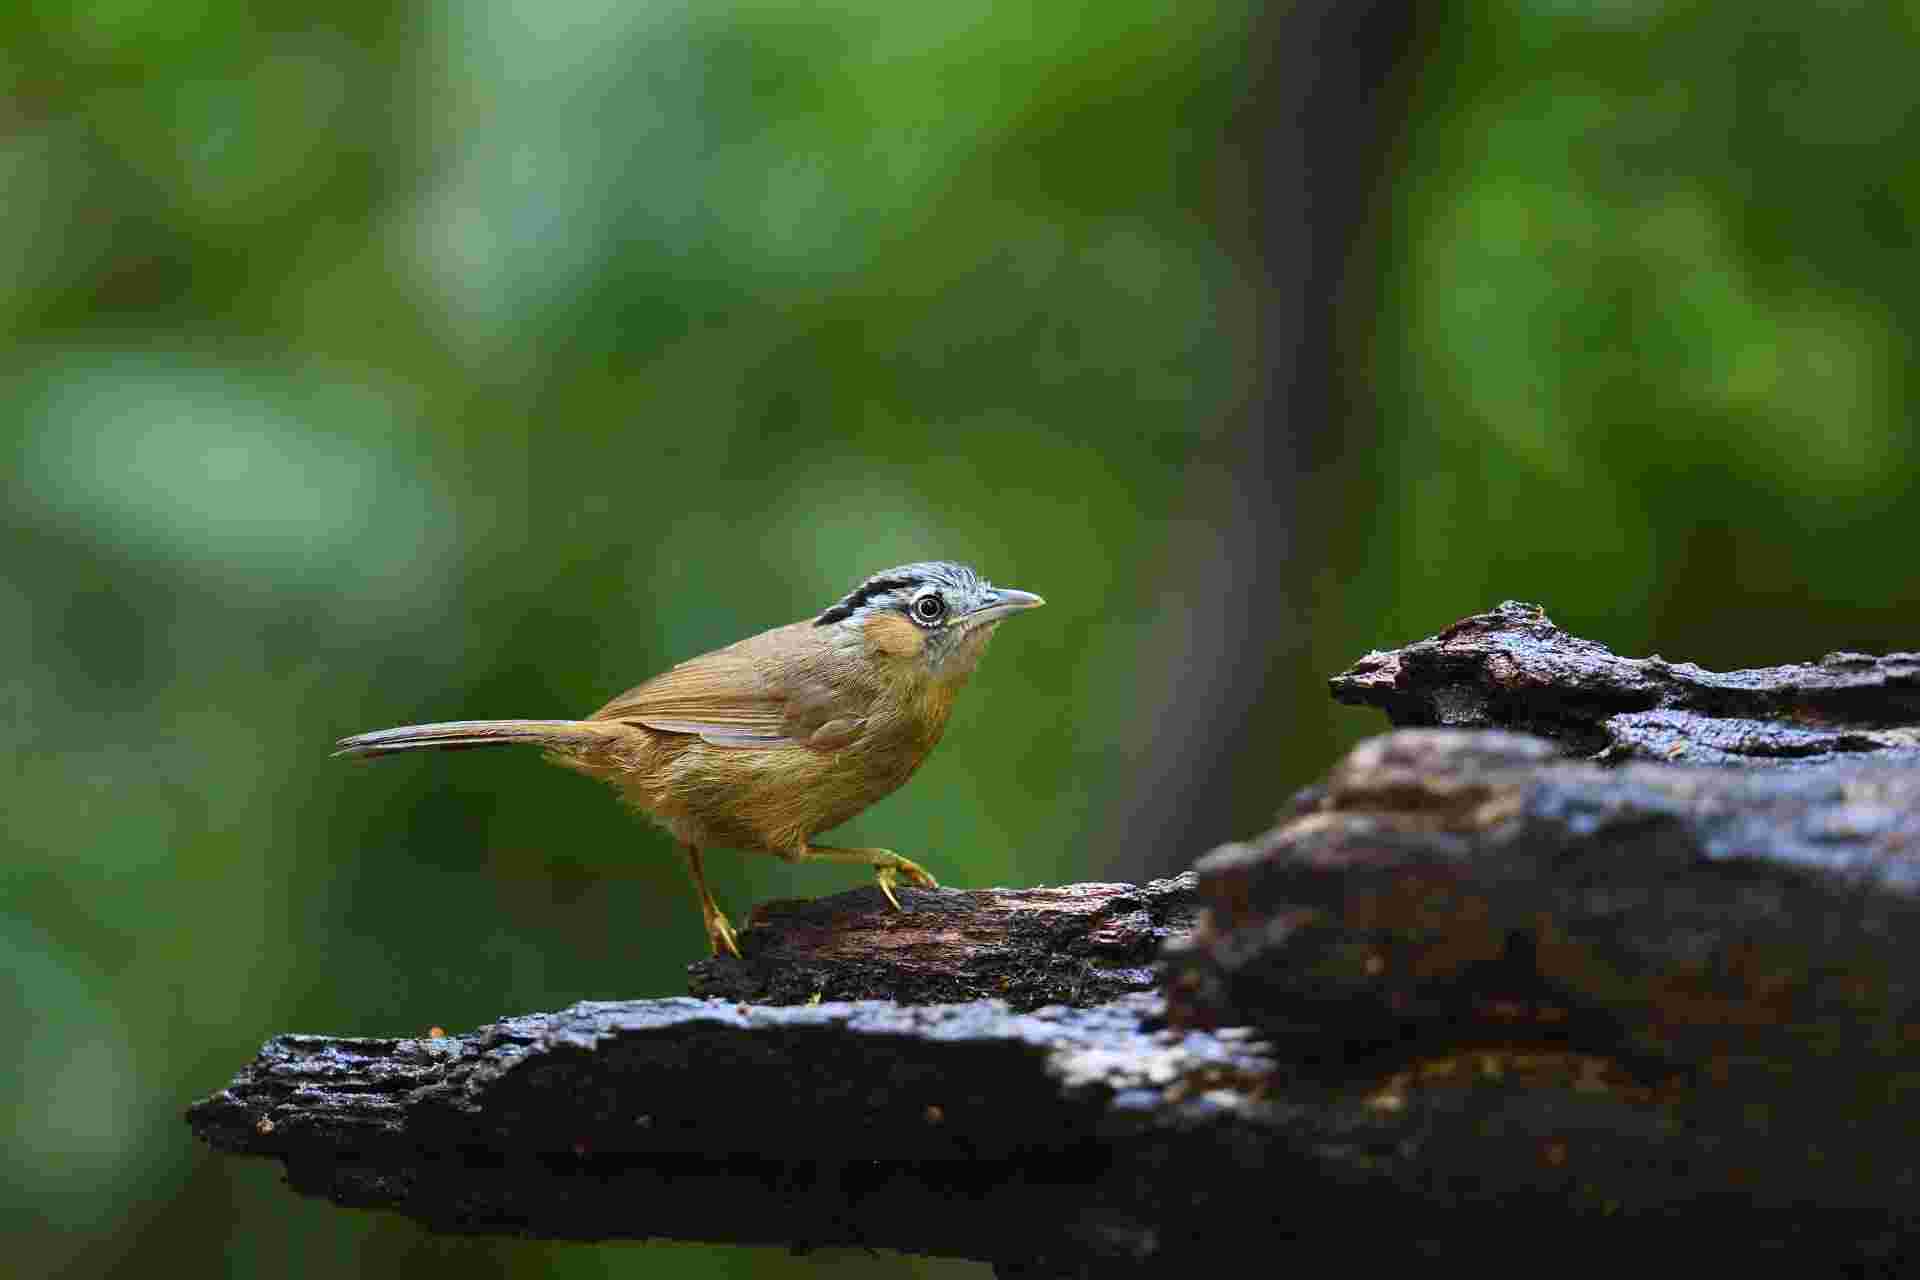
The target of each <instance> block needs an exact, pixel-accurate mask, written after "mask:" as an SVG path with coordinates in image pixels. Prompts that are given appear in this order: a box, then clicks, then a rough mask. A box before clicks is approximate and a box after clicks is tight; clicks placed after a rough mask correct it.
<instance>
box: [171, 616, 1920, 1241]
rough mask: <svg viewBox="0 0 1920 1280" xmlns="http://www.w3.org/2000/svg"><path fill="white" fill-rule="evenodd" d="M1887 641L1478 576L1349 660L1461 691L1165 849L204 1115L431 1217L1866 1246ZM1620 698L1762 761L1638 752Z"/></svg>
mask: <svg viewBox="0 0 1920 1280" xmlns="http://www.w3.org/2000/svg"><path fill="white" fill-rule="evenodd" d="M1917 664H1920V660H1917V659H1913V658H1911V657H1910V656H1900V655H1895V656H1891V657H1886V658H1864V657H1859V656H1855V655H1841V656H1836V657H1830V658H1828V659H1827V660H1824V661H1823V662H1821V663H1817V664H1809V665H1805V666H1797V667H1779V668H1769V669H1765V670H1761V671H1751V672H1733V673H1723V674H1716V673H1711V672H1704V671H1701V670H1700V669H1699V668H1695V667H1691V666H1689V665H1687V664H1681V663H1666V662H1664V661H1662V660H1658V659H1625V658H1619V657H1617V656H1615V655H1612V654H1610V653H1608V652H1607V651H1606V650H1605V649H1603V648H1601V647H1600V646H1597V645H1593V644H1591V643H1589V642H1585V641H1579V640H1576V639H1574V638H1571V637H1567V636H1565V635H1564V633H1561V632H1559V631H1558V629H1557V628H1554V627H1553V626H1552V624H1551V623H1550V622H1548V621H1547V620H1546V619H1545V617H1544V615H1542V614H1540V613H1539V611H1538V610H1536V609H1533V608H1531V607H1530V606H1518V605H1509V606H1503V607H1502V608H1501V609H1498V610H1495V611H1493V612H1492V613H1489V614H1483V615H1479V616H1478V617H1476V618H1472V619H1468V620H1466V621H1465V622H1463V623H1461V624H1458V625H1457V626H1456V627H1453V628H1449V629H1448V630H1447V631H1445V632H1442V633H1441V634H1440V635H1439V636H1436V637H1434V638H1433V639H1432V640H1428V641H1423V642H1421V643H1420V644H1418V645H1413V646H1409V647H1408V648H1407V649H1404V650H1399V651H1396V652H1395V653H1392V654H1374V655H1369V657H1368V658H1367V659H1365V660H1363V661H1362V662H1361V663H1358V664H1356V665H1355V667H1354V668H1352V669H1351V670H1350V671H1348V672H1347V673H1345V674H1344V675H1342V676H1340V677H1337V678H1336V680H1335V689H1336V692H1337V693H1341V694H1342V696H1347V697H1350V698H1355V699H1360V700H1364V701H1369V702H1373V703H1375V704H1378V705H1383V706H1386V707H1387V708H1388V709H1389V711H1390V712H1391V713H1392V714H1394V715H1395V716H1396V717H1398V718H1402V719H1409V720H1418V719H1421V718H1423V717H1425V718H1429V719H1437V720H1446V721H1448V722H1450V723H1454V724H1466V725H1471V726H1474V727H1473V728H1470V729H1468V728H1454V729H1408V730H1402V731H1398V732H1393V733H1389V734H1386V735H1384V736H1381V737H1378V738H1374V739H1370V740H1368V741H1366V742H1363V743H1362V744H1360V745H1359V746H1358V747H1357V748H1355V750H1354V751H1353V752H1352V753H1350V754H1349V756H1348V757H1347V758H1346V759H1345V760H1343V761H1341V762H1339V763H1338V764H1337V765H1336V766H1335V767H1334V768H1333V769H1332V770H1331V771H1330V772H1329V774H1328V776H1327V778H1326V779H1325V780H1324V782H1322V783H1321V784H1319V785H1317V786H1315V787H1312V788H1309V789H1308V790H1306V791H1304V792H1302V793H1300V794H1299V795H1297V796H1295V797H1293V798H1292V800H1291V801H1289V802H1288V803H1287V805H1286V806H1285V808H1284V811H1283V812H1282V813H1281V815H1280V817H1279V820H1278V822H1277V823H1276V825H1275V826H1274V827H1273V828H1272V829H1271V830H1269V831H1267V832H1265V833H1264V834H1262V835H1260V836H1258V837H1256V838H1254V839H1251V840H1247V841H1244V842H1239V843H1235V844H1230V845H1227V846H1225V847H1223V848H1221V849H1218V850H1216V851H1215V852H1213V853H1211V854H1209V855H1208V856H1207V857H1205V858H1203V859H1202V860H1201V861H1200V863H1199V864H1198V865H1197V867H1196V868H1195V871H1194V872H1193V873H1191V874H1189V875H1188V876H1184V877H1181V878H1179V879H1177V880H1172V881H1157V882H1154V883H1152V884H1149V885H1145V886H1130V885H1116V884H1101V885H1072V886H1064V887H1061V888H1050V889H1034V890H984V891H977V892H971V893H959V892H953V891H905V892H903V893H902V894H901V899H902V905H903V907H904V908H905V910H903V911H900V912H894V911H892V910H891V909H890V908H887V907H885V906H884V905H883V904H882V903H881V901H880V899H879V896H878V894H877V893H875V892H874V891H872V890H861V891H856V892H853V893H846V894H841V895H838V896H836V897H834V898H829V899H825V900H822V901H819V902H814V903H774V904H769V905H768V906H766V907H763V908H762V909H761V910H760V911H759V912H758V913H756V915H755V917H754V922H753V927H752V928H751V929H749V930H748V931H747V933H746V934H745V935H744V937H743V950H744V951H745V953H746V954H745V958H744V959H743V960H739V961H734V960H726V961H719V960H715V961H703V962H701V963H699V964H696V965H693V966H691V967H690V970H689V973H690V976H691V981H692V986H693V989H694V991H695V992H696V993H697V994H701V995H706V996H709V997H716V996H724V998H704V999H702V998H695V999H673V1000H642V1001H630V1002H619V1003H601V1004H583V1005H577V1006H575V1007H573V1008H571V1009H567V1010H562V1011H560V1012H558V1013H548V1014H535V1015H529V1016H526V1017H518V1018H507V1019H503V1020H501V1021H500V1022H497V1023H495V1024H493V1025H492V1026H489V1027H484V1028H480V1029H478V1030H476V1031H473V1032H469V1033H467V1034H464V1035H460V1036H454V1037H445V1038H434V1039H423V1040H364V1039H352V1038H346V1037H329V1036H281V1037H277V1038H275V1039H273V1040H271V1041H269V1042H268V1043H267V1045H266V1046H265V1047H264V1048H263V1050H262V1051H261V1053H260V1055H259V1057H258V1058H256V1060H255V1061H254V1062H253V1063H252V1064H250V1065H249V1066H247V1067H245V1068H243V1069H242V1070H241V1071H240V1072H239V1073H238V1075H236V1076H235V1078H234V1080H233V1082H232V1083H231V1084H230V1085H229V1086H228V1087H227V1088H226V1089H223V1090H221V1091H220V1092H218V1093H216V1094H214V1095H212V1096H210V1097H208V1098H205V1099H203V1100H202V1101H200V1102H198V1103H196V1104H194V1106H193V1107H192V1109H191V1110H190V1111H189V1115H188V1118H189V1121H190V1123H191V1124H192V1126H193V1128H194V1130H195V1132H196V1133H197V1134H199V1136H200V1137H201V1138H202V1139H204V1140H205V1141H207V1142H208V1143H210V1144H211V1145H213V1146H214V1147H215V1148H217V1149H219V1150H223V1151H229V1152H234V1153H238V1154H247V1155H259V1156H267V1157H270V1158H274V1159H278V1160H280V1161H281V1162H283V1164H284V1165H285V1167H286V1170H287V1176H288V1181H289V1183H290V1184H291V1185H292V1186H293V1187H294V1188H295V1189H296V1190H298V1191H301V1192H303V1193H307V1194H312V1195H320V1196H326V1197H330V1198H331V1199H333V1200H334V1201H335V1202H337V1203H340V1204H342V1205H353V1206H366V1207H380V1208H388V1209H393V1210H396V1211H398V1212H401V1213H404V1214H407V1215H409V1216H412V1217H414V1218H416V1219H418V1220H419V1221H421V1222H423V1223H425V1224H427V1225H428V1226H429V1227H430V1228H432V1229H435V1230H441V1231H450V1232H480V1233H510V1234H531V1235H540V1236H550V1237H558V1238H566V1239H581V1240H589V1239H604V1238H636V1237H654V1236H658V1237H669V1238H674V1239H698V1240H710V1241H737V1242H745V1243H779V1244H787V1245H792V1246H795V1247H800V1248H836V1247H866V1248H895V1249H901V1250H905V1251H909V1252H914V1253H923V1254H931V1255H939V1256H952V1257H963V1258H975V1259H981V1260H984V1261H988V1262H992V1263H994V1264H995V1266H996V1268H997V1269H998V1270H999V1272H1000V1273H1001V1274H1003V1275H1007V1276H1013V1275H1021V1276H1040V1275H1046V1276H1052V1275H1116V1274H1142V1275H1166V1274H1171V1273H1173V1272H1174V1271H1176V1270H1179V1269H1191V1268H1193V1267H1197V1266H1201V1265H1214V1266H1217V1265H1218V1264H1219V1262H1220V1260H1221V1259H1222V1258H1223V1257H1224V1256H1226V1254H1227V1252H1230V1251H1240V1252H1245V1251H1252V1256H1260V1255H1261V1254H1262V1253H1264V1254H1266V1255H1267V1256H1270V1257H1273V1258H1275V1259H1281V1258H1295V1259H1298V1258H1317V1257H1320V1256H1323V1255H1324V1254H1326V1253H1327V1252H1328V1251H1331V1250H1338V1251H1339V1252H1340V1254H1341V1255H1342V1257H1344V1258H1347V1259H1350V1260H1353V1261H1357V1262H1361V1263H1363V1264H1385V1263H1395V1262H1398V1263H1407V1262H1418V1261H1420V1260H1424V1259H1429V1258H1432V1257H1434V1256H1436V1255H1439V1256H1447V1257H1450V1258H1458V1259H1461V1260H1468V1261H1471V1260H1474V1259H1482V1258H1484V1257H1486V1256H1488V1251H1489V1249H1492V1248H1500V1247H1502V1246H1501V1245H1500V1244H1499V1242H1500V1241H1502V1240H1506V1239H1508V1238H1510V1237H1513V1236H1514V1234H1515V1224H1516V1223H1524V1231H1523V1233H1522V1234H1524V1236H1525V1237H1526V1238H1527V1239H1529V1240H1533V1241H1536V1242H1538V1241H1542V1240H1551V1241H1553V1242H1554V1244H1553V1246H1552V1250H1551V1252H1552V1255H1553V1256H1556V1257H1565V1256H1568V1255H1576V1256H1578V1257H1579V1258H1580V1259H1581V1260H1582V1261H1583V1262H1586V1263H1589V1264H1591V1263H1592V1262H1595V1261H1601V1260H1606V1261H1610V1262H1615V1263H1618V1264H1620V1265H1642V1264H1644V1261H1645V1259H1646V1258H1647V1257H1649V1256H1659V1254H1662V1253H1668V1252H1671V1251H1672V1250H1674V1249H1677V1248H1688V1249H1691V1248H1693V1247H1695V1246H1696V1245H1697V1242H1698V1241H1699V1240H1700V1239H1702V1238H1703V1234H1702V1233H1703V1232H1704V1233H1711V1236H1712V1238H1713V1239H1714V1241H1715V1243H1714V1249H1715V1256H1716V1258H1717V1259H1719V1260H1720V1261H1721V1263H1722V1264H1723V1265H1726V1264H1729V1263H1731V1264H1736V1265H1737V1264H1738V1263H1740V1262H1743V1261H1745V1262H1752V1261H1758V1260H1760V1259H1762V1258H1764V1259H1765V1260H1767V1261H1769V1262H1779V1261H1781V1260H1782V1259H1783V1258H1785V1257H1793V1258H1795V1259H1796V1260H1797V1261H1799V1262H1801V1263H1804V1264H1806V1265H1815V1266H1818V1267H1819V1268H1821V1269H1823V1270H1830V1269H1833V1268H1835V1267H1838V1266H1847V1265H1854V1266H1861V1265H1864V1266H1868V1267H1878V1268H1885V1269H1888V1270H1894V1269H1897V1268H1898V1267H1899V1266H1900V1265H1901V1261H1902V1258H1903V1257H1904V1255H1905V1254H1906V1253H1907V1252H1908V1249H1909V1242H1910V1240H1911V1239H1912V1238H1913V1236H1912V1230H1913V1227H1914V1221H1913V1213H1914V1211H1913V1204H1914V1200H1915V1188H1916V1187H1920V1092H1916V1089H1915V1082H1917V1081H1920V767H1916V766H1914V765H1913V764H1910V763H1907V762H1906V761H1907V759H1908V758H1909V757H1908V753H1907V751H1906V744H1904V742H1903V741H1902V740H1901V738H1900V734H1901V733H1902V732H1904V730H1903V729H1902V726H1904V725H1908V724H1910V723H1912V722H1913V720H1914V719H1915V714H1914V713H1915V699H1916V697H1920V690H1916V687H1915V669H1916V665H1917ZM1662 717H1665V718H1666V719H1661V718H1662ZM1623 720H1626V721H1629V722H1630V725H1629V727H1632V728H1634V729H1635V731H1638V727H1639V726H1643V725H1649V724H1665V725H1668V727H1669V728H1671V727H1672V726H1673V725H1675V724H1677V725H1678V726H1680V727H1679V728H1678V729H1677V730H1674V731H1675V732H1678V733H1679V734H1680V735H1681V737H1680V740H1679V745H1680V746H1681V748H1682V750H1680V751H1678V752H1671V751H1668V750H1664V749H1663V750H1653V751H1651V752H1650V754H1652V755H1654V756H1656V757H1666V756H1671V758H1672V759H1675V760H1677V759H1686V760H1699V759H1702V758H1704V757H1703V756H1702V755H1700V754H1699V753H1700V752H1702V751H1703V750H1705V749H1706V748H1707V747H1708V746H1711V749H1712V750H1713V751H1714V752H1717V753H1719V756H1720V757H1724V758H1732V759H1737V760H1740V761H1741V762H1743V763H1745V764H1747V765H1750V766H1753V765H1757V766H1760V767H1737V768H1728V767H1699V766H1698V765H1695V764H1679V763H1671V762H1659V763H1654V762H1646V761H1642V760H1637V759H1635V758H1634V757H1635V756H1636V755H1638V754H1645V753H1644V752H1643V751H1642V748H1640V747H1638V746H1636V745H1634V743H1635V741H1637V740H1634V739H1629V738H1625V737H1622V736H1621V735H1622V734H1623V732H1624V731H1623V729H1622V727H1621V723H1622V721H1623ZM1740 722H1751V723H1752V724H1753V725H1756V726H1758V728H1757V729H1752V730H1749V729H1744V728H1736V727H1734V726H1736V725H1737V724H1738V723H1740ZM1505 723H1525V724H1528V725H1529V726H1531V727H1533V728H1536V729H1537V728H1545V729H1547V730H1549V731H1550V736H1547V737H1542V736H1536V735H1533V734H1525V733H1515V732H1507V731H1503V730H1500V729H1491V728H1485V727H1482V726H1485V725H1490V724H1505ZM1715 734H1718V735H1721V736H1719V737H1717V738H1716V737H1713V736H1712V735H1715ZM1796 734H1811V735H1824V736H1822V737H1820V738H1819V741H1820V742H1821V743H1825V744H1828V746H1823V747H1821V749H1820V750H1817V751H1815V752H1814V753H1813V754H1812V755H1811V756H1808V755H1798V756H1796V755H1793V754H1791V753H1790V749H1789V748H1790V747H1791V745H1792V744H1793V743H1794V742H1797V741H1799V742H1804V739H1796V738H1794V737H1793V735H1796ZM1726 735H1732V736H1730V737H1729V736H1726ZM1889 735H1890V736H1889ZM1843 739H1847V740H1852V741H1855V742H1856V743H1857V742H1869V743H1873V744H1874V745H1873V746H1872V747H1871V749H1868V748H1864V747H1860V746H1858V745H1855V746H1848V747H1837V748H1831V749H1829V747H1830V746H1831V744H1832V743H1834V742H1838V741H1841V740H1843ZM1756 743H1759V744H1761V745H1760V746H1759V747H1756V746H1755V745H1754V744H1756ZM1782 744H1786V745H1785V746H1783V745H1782ZM1595 752H1598V754H1599V759H1598V760H1578V759H1569V758H1567V757H1568V755H1569V753H1574V754H1579V755H1587V754H1593V753H1595ZM1827 756H1831V757H1834V758H1833V759H1823V758H1821V757H1827ZM1783 763H1785V764H1788V765H1789V766H1790V767H1779V766H1780V765H1781V764H1783ZM1156 953H1157V955H1158V959H1157V962H1156V958H1155V957H1156ZM1156 982H1157V983H1158V985H1159V987H1160V989H1159V991H1157V992H1156V991H1141V990H1139V988H1142V987H1146V986H1149V985H1153V984H1154V983H1156ZM986 995H991V996H997V997H1000V998H993V999H988V998H981V997H982V996H986ZM816 1001H817V1002H816ZM1516 1214H1518V1216H1516ZM1355 1224H1366V1225H1365V1229H1363V1230H1356V1229H1355ZM1543 1232H1544V1233H1546V1234H1544V1235H1543ZM1655 1251H1659V1253H1656V1252H1655ZM1501 1256H1502V1257H1503V1258H1504V1257H1506V1256H1508V1255H1506V1254H1504V1253H1503V1254H1502V1255H1501Z"/></svg>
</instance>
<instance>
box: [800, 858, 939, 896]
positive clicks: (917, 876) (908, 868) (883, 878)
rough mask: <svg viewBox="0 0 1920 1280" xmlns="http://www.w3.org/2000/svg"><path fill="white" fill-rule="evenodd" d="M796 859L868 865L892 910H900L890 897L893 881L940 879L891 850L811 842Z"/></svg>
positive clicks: (929, 885) (930, 885) (933, 885)
mask: <svg viewBox="0 0 1920 1280" xmlns="http://www.w3.org/2000/svg"><path fill="white" fill-rule="evenodd" d="M798 858H799V861H801V862H857V863H860V864H862V865H864V866H869V867H872V868H873V878H874V881H875V882H876V883H877V884H879V886H880V892H882V893H884V894H886V895H887V901H888V902H891V903H892V904H893V909H894V910H895V911H898V910H899V909H900V899H898V898H896V897H894V896H893V883H894V881H895V880H899V879H901V878H905V880H906V882H907V883H908V884H917V885H919V886H920V887H921V888H922V889H938V888H939V887H940V882H939V881H938V880H935V879H934V878H933V875H932V873H930V872H929V871H928V870H927V869H926V868H925V867H923V866H921V865H920V864H919V863H917V862H915V861H914V860H913V859H912V858H903V857H901V856H900V855H899V854H897V853H895V852H894V851H893V850H891V849H841V848H837V847H836V846H834V845H830V844H814V845H808V846H807V847H806V848H804V849H802V850H800V853H799V855H798Z"/></svg>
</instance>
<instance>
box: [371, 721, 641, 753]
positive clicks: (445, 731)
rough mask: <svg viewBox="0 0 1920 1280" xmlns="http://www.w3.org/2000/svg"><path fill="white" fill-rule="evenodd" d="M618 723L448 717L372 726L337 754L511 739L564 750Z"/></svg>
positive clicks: (598, 738) (607, 733)
mask: <svg viewBox="0 0 1920 1280" xmlns="http://www.w3.org/2000/svg"><path fill="white" fill-rule="evenodd" d="M619 728H620V726H618V725H612V724H601V723H598V722H595V721H591V720H448V721H444V722H442V723H440V724H409V725H402V726H400V727H399V728H397V729H375V730H374V731H373V732H372V733H356V734H354V735H353V736H352V737H351V738H342V739H340V741H339V742H337V743H335V744H334V745H335V746H337V747H339V748H340V749H339V750H338V751H335V752H334V753H333V754H334V755H336V756H368V757H371V756H387V755H392V754H393V753H394V752H396V751H418V750H421V749H423V748H426V747H438V748H440V749H442V750H446V751H454V750H458V749H460V748H462V747H498V746H506V745H509V744H512V743H533V744H535V745H537V746H542V747H551V748H558V749H561V750H564V749H566V748H568V747H584V746H590V745H592V744H594V743H597V742H603V741H605V740H606V739H607V738H609V737H611V736H613V735H614V734H615V733H617V732H618V731H619Z"/></svg>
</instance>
